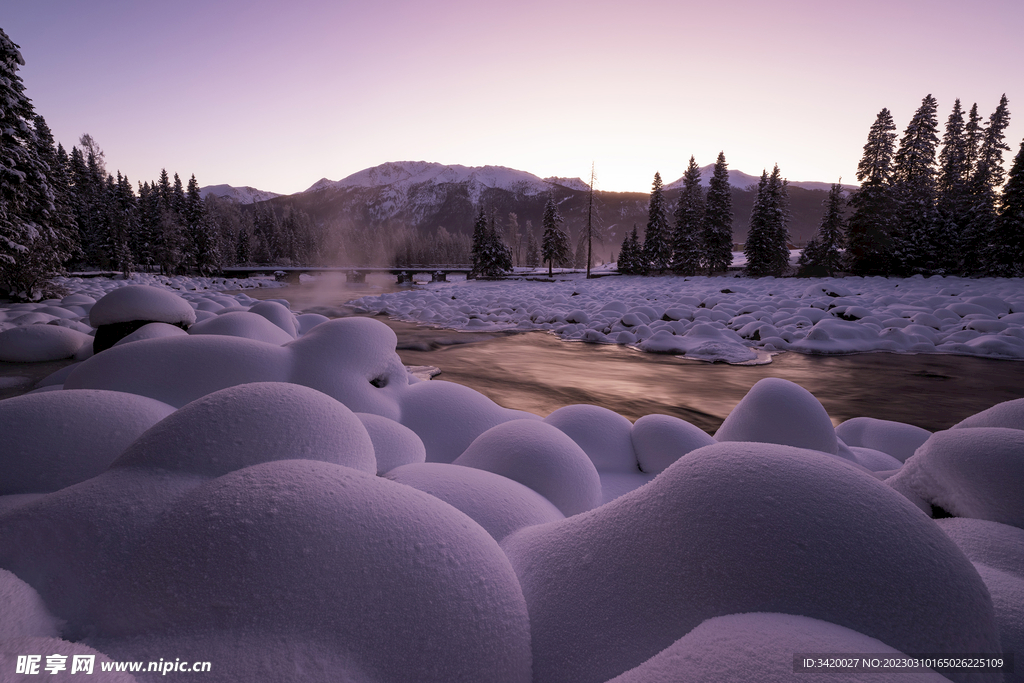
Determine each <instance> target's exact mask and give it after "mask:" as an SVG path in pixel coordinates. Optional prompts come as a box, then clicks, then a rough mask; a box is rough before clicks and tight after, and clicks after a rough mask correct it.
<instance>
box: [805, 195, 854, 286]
mask: <svg viewBox="0 0 1024 683" xmlns="http://www.w3.org/2000/svg"><path fill="white" fill-rule="evenodd" d="M843 203H844V201H843V188H842V186H841V185H839V184H838V183H835V184H833V185H832V188H831V189H830V190H829V193H828V199H826V200H825V202H824V205H825V213H824V215H823V216H822V217H821V225H819V226H818V232H817V233H815V235H814V237H813V238H812V239H811V241H810V242H808V243H807V246H806V247H805V248H804V250H803V252H802V253H801V254H800V260H799V261H798V262H797V275H798V276H799V277H831V276H833V275H835V274H836V273H837V272H839V271H840V270H842V263H841V261H842V252H841V249H842V247H843Z"/></svg>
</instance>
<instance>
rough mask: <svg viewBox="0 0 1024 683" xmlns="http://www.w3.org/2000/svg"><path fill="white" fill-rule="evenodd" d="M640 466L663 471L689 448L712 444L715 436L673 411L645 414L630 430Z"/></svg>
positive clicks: (652, 472)
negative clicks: (661, 413)
mask: <svg viewBox="0 0 1024 683" xmlns="http://www.w3.org/2000/svg"><path fill="white" fill-rule="evenodd" d="M630 436H631V438H632V440H633V450H634V451H635V452H636V458H637V462H638V463H639V465H640V469H641V470H643V471H644V472H647V473H648V474H658V473H659V472H663V471H664V470H665V469H666V468H668V466H669V465H671V464H672V463H674V462H675V461H676V460H678V459H679V458H681V457H683V456H684V455H686V454H687V453H689V452H690V451H695V450H697V449H698V448H703V447H704V446H710V445H711V444H713V443H715V440H714V439H713V438H712V437H711V436H710V435H708V434H707V432H705V431H704V430H703V429H701V428H700V427H697V426H695V425H692V424H690V423H689V422H687V421H686V420H680V419H679V418H678V417H672V416H671V415H644V416H643V417H641V418H640V419H639V420H637V421H636V422H635V423H633V429H632V431H631V432H630Z"/></svg>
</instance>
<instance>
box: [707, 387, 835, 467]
mask: <svg viewBox="0 0 1024 683" xmlns="http://www.w3.org/2000/svg"><path fill="white" fill-rule="evenodd" d="M715 440H717V441H760V442H764V443H776V444H783V445H786V446H796V447H797V448H809V449H811V450H816V451H824V452H825V453H832V454H833V455H835V454H837V453H838V452H839V442H838V441H837V439H836V431H835V429H834V428H833V427H832V420H831V419H829V416H828V413H827V412H825V407H824V406H822V405H821V403H819V402H818V399H816V398H814V395H813V394H811V392H809V391H807V390H806V389H804V388H803V387H801V386H800V385H799V384H795V383H793V382H790V381H788V380H784V379H778V378H776V377H767V378H765V379H762V380H760V381H759V382H758V383H757V384H755V385H754V386H753V387H751V388H750V391H748V392H747V395H746V396H744V397H743V398H742V399H741V400H740V402H739V403H738V404H736V407H735V408H733V409H732V412H730V413H729V415H728V416H727V417H726V418H725V421H724V422H723V423H722V426H721V427H719V428H718V431H717V432H715Z"/></svg>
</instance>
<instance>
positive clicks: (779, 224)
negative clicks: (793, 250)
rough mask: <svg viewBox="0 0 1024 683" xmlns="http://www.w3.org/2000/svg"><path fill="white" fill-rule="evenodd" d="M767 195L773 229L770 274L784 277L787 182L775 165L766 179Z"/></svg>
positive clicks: (785, 265)
mask: <svg viewBox="0 0 1024 683" xmlns="http://www.w3.org/2000/svg"><path fill="white" fill-rule="evenodd" d="M768 195H769V197H770V199H771V214H770V215H771V221H772V227H773V229H774V235H775V239H774V240H773V243H772V244H773V248H774V252H773V254H774V257H773V259H772V274H773V275H776V276H780V277H781V276H782V275H785V274H786V272H787V271H788V270H789V218H790V215H789V181H788V180H786V179H784V178H782V177H781V175H780V173H779V165H778V164H775V168H773V169H772V174H771V175H770V176H769V177H768Z"/></svg>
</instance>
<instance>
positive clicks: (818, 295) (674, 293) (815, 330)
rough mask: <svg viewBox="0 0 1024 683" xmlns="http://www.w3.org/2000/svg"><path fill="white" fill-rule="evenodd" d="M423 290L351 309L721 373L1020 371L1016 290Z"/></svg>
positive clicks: (787, 286)
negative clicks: (842, 365)
mask: <svg viewBox="0 0 1024 683" xmlns="http://www.w3.org/2000/svg"><path fill="white" fill-rule="evenodd" d="M560 280H561V281H558V282H555V283H549V282H530V281H521V280H509V281H496V282H478V281H468V282H457V283H449V284H436V285H424V286H421V287H417V288H416V289H415V290H410V291H403V292H391V293H385V294H381V295H379V296H370V297H364V298H361V299H358V300H356V301H353V302H352V303H351V305H352V307H353V310H355V311H357V312H360V313H386V314H387V315H389V316H392V317H395V318H397V319H400V320H406V321H413V322H419V323H424V324H428V325H435V326H438V327H446V328H452V329H457V330H472V331H486V330H509V329H517V330H547V331H550V332H553V333H555V334H557V335H558V336H559V337H561V338H562V339H567V340H582V341H588V342H595V343H603V344H628V345H630V346H633V347H635V348H638V349H641V350H643V351H650V352H655V353H674V354H678V355H684V356H686V357H688V358H695V359H699V360H709V361H726V362H731V363H743V362H748V363H756V362H763V361H764V360H766V359H767V358H768V357H769V354H770V353H773V352H777V351H795V352H798V353H812V354H843V353H862V352H868V351H890V352H898V353H949V354H961V355H972V356H982V357H988V358H1004V359H1018V360H1019V359H1024V281H1022V280H1019V279H997V278H989V279H966V278H956V277H949V278H942V277H932V278H928V279H925V278H922V277H912V278H907V279H902V278H900V279H897V278H881V277H872V278H859V277H847V278H841V279H839V278H816V279H800V278H783V279H775V278H757V279H751V278H742V277H738V278H733V277H692V278H685V279H684V278H679V277H674V276H668V277H621V276H616V277H602V278H598V279H593V280H586V279H584V278H583V277H582V275H579V274H576V275H565V274H563V275H561V276H560Z"/></svg>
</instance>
